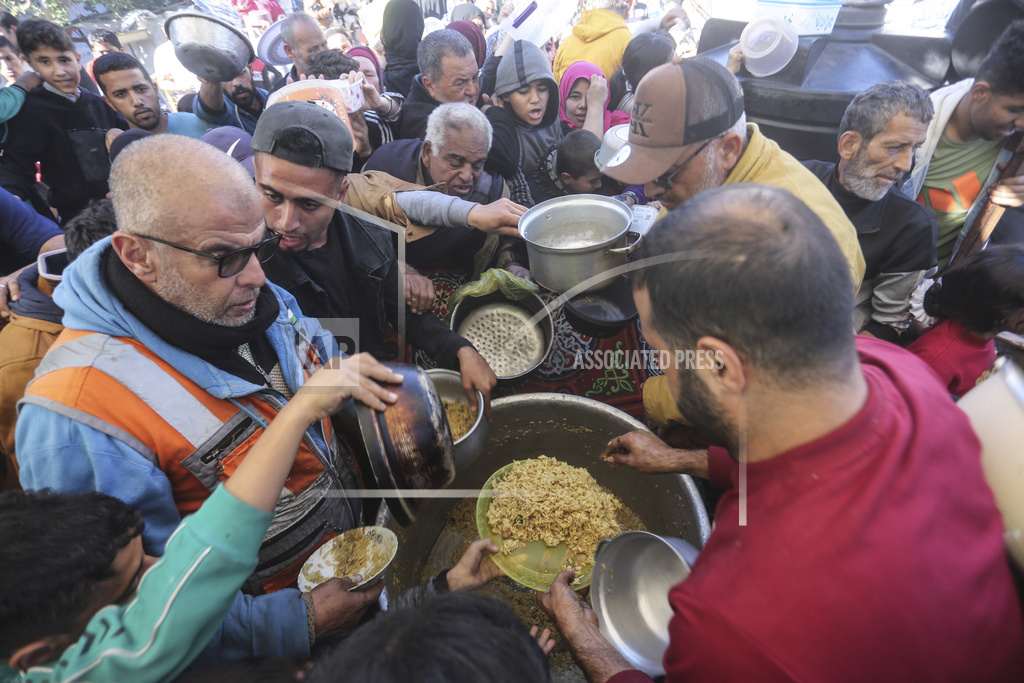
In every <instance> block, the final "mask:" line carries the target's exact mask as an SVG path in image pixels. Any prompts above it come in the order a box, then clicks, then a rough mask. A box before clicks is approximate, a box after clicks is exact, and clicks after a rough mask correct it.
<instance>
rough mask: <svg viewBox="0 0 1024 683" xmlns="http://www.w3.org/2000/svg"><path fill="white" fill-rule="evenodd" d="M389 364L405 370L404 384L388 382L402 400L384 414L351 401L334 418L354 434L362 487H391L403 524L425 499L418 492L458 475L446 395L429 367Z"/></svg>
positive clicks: (394, 510) (393, 507)
mask: <svg viewBox="0 0 1024 683" xmlns="http://www.w3.org/2000/svg"><path fill="white" fill-rule="evenodd" d="M386 365H387V366H388V367H389V368H391V369H392V370H394V371H395V372H397V373H398V374H400V375H402V378H403V379H402V383H401V384H393V385H389V388H390V389H391V391H394V392H395V393H397V394H398V400H397V401H396V402H395V403H394V404H393V405H390V406H388V409H387V410H386V411H384V412H383V413H380V412H377V411H376V410H373V409H372V408H370V407H369V406H367V405H366V404H365V403H361V402H359V401H349V402H348V404H347V405H346V406H345V409H344V410H343V411H342V412H341V413H339V414H337V415H336V416H335V423H336V425H338V427H339V431H340V432H341V433H344V434H347V435H349V437H350V438H349V439H348V441H349V444H350V446H351V447H352V449H353V451H354V455H355V459H356V464H357V465H358V466H359V472H360V475H361V478H362V480H363V486H365V487H366V488H367V489H374V488H375V489H380V490H383V491H388V492H390V493H389V495H386V496H384V500H385V501H387V509H389V510H390V511H391V514H392V515H393V516H394V518H395V519H396V520H398V522H399V523H401V524H411V523H413V522H415V521H416V512H417V510H419V508H420V507H422V506H423V504H424V503H425V502H426V500H425V499H423V498H417V497H415V494H414V493H413V491H417V490H433V489H441V488H444V487H446V486H448V484H450V483H451V482H452V479H454V478H455V446H454V443H453V441H452V433H451V428H450V427H449V426H448V419H447V417H445V413H444V406H443V405H442V403H441V398H440V396H439V395H438V393H437V389H436V388H435V387H434V383H433V381H432V380H431V379H430V377H429V376H428V375H427V373H426V371H425V370H423V369H421V368H418V367H416V366H415V365H403V364H400V363H386ZM382 509H384V508H382Z"/></svg>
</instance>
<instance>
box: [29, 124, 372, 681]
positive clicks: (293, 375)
mask: <svg viewBox="0 0 1024 683" xmlns="http://www.w3.org/2000/svg"><path fill="white" fill-rule="evenodd" d="M156 167H159V168H160V173H154V172H153V169H154V168H156ZM110 186H111V194H112V200H113V203H114V211H115V213H116V216H117V227H118V230H117V232H115V233H114V234H113V235H112V236H111V237H109V238H107V239H105V240H102V241H100V242H97V243H96V244H95V245H93V247H92V248H90V249H88V250H86V251H85V252H84V253H83V254H82V255H81V256H80V257H79V258H78V259H76V260H75V262H74V263H73V264H72V265H71V266H69V267H68V268H67V269H66V270H65V271H64V273H63V278H64V280H63V283H62V285H61V286H60V287H58V288H57V291H56V292H55V294H54V301H55V302H56V303H57V304H58V305H60V306H61V307H62V308H63V309H64V325H65V328H66V329H65V331H64V332H63V333H62V335H61V336H60V337H59V338H58V339H57V341H56V342H55V343H54V345H53V347H52V348H51V350H50V352H49V353H48V354H47V355H46V356H45V357H44V358H43V360H42V362H41V364H40V366H39V369H38V370H37V372H36V378H35V380H34V381H33V382H32V383H31V384H30V385H29V387H28V389H27V391H26V396H25V398H24V400H23V401H22V402H21V404H20V414H19V417H18V423H17V428H16V434H15V442H16V447H17V453H18V459H19V461H20V464H21V470H20V477H21V484H22V485H23V486H24V487H25V488H26V489H40V488H46V487H49V488H52V489H55V490H57V491H66V492H85V491H100V492H102V493H106V494H108V495H112V496H115V497H117V498H120V499H121V500H123V501H125V502H126V503H128V504H129V505H132V506H135V507H137V508H139V509H140V510H141V512H142V515H143V519H144V520H145V523H146V525H145V530H144V531H143V532H142V541H143V546H144V548H145V551H146V553H147V554H150V555H162V554H163V551H164V546H165V544H166V543H167V541H168V538H169V536H170V534H171V533H172V532H173V530H174V529H175V527H176V526H177V525H178V524H179V523H180V521H181V520H182V518H184V517H186V516H187V515H189V514H191V513H193V512H195V511H196V510H197V509H198V508H199V506H200V505H201V504H202V502H203V501H204V500H206V499H207V498H208V497H209V495H210V494H211V492H212V491H213V490H214V489H215V488H216V487H217V486H219V485H220V484H221V483H222V482H223V481H224V480H226V479H227V478H228V477H229V476H230V475H231V473H232V472H233V471H234V470H235V468H236V467H237V466H238V464H239V462H240V461H241V460H242V459H244V458H245V457H246V454H247V453H248V451H249V449H250V447H251V445H252V444H253V443H254V442H255V441H256V440H257V439H258V438H259V436H260V434H262V433H263V431H264V430H265V429H266V427H267V426H268V425H269V423H270V422H271V421H272V420H274V419H277V418H278V414H279V413H280V411H281V410H282V409H283V408H284V406H285V405H286V404H287V403H288V401H289V400H290V399H291V397H292V396H293V395H294V394H295V392H297V391H298V390H299V388H300V387H302V386H303V384H305V382H306V381H307V380H308V379H309V378H310V377H311V376H312V375H313V374H314V373H315V372H316V371H317V370H318V369H319V368H320V367H321V366H322V365H323V364H324V363H326V362H327V361H329V359H330V358H331V357H332V356H335V355H337V353H338V352H337V348H336V345H335V342H334V339H333V337H332V336H331V335H330V334H329V333H327V332H325V331H324V330H323V329H322V328H321V327H320V325H319V323H317V322H316V321H315V320H313V319H310V318H304V317H303V316H302V312H301V311H300V310H299V307H298V305H297V304H296V302H295V299H294V298H293V297H292V296H291V295H290V294H288V293H287V292H286V291H285V290H283V289H280V288H278V287H276V286H275V285H273V284H271V283H269V282H267V280H266V277H265V276H264V274H263V270H262V268H261V266H260V264H261V263H262V262H265V261H266V260H267V259H269V258H270V257H271V256H272V255H273V254H274V252H276V251H277V248H278V245H279V244H280V241H281V235H279V234H277V233H275V232H272V231H270V230H268V229H267V226H266V223H265V221H264V219H263V207H262V204H261V201H260V197H259V195H258V194H257V192H256V188H255V186H254V185H253V182H252V179H251V178H250V177H249V175H248V174H247V173H246V171H245V170H244V168H243V167H242V166H241V165H240V164H239V163H238V162H236V161H235V160H234V159H232V158H231V157H230V156H228V155H226V154H224V153H223V152H221V151H220V150H218V149H216V148H214V147H213V146H211V145H208V144H206V143H204V142H200V141H198V140H193V139H190V138H184V137H180V136H175V135H160V136H152V137H148V138H145V139H142V140H139V141H137V142H135V143H133V144H132V145H131V146H129V147H127V148H126V149H125V150H124V151H122V152H121V154H119V155H118V157H117V159H116V161H115V163H114V165H113V167H112V170H111V175H110ZM375 365H376V362H375V361H374V360H373V359H372V358H371V357H369V356H366V357H365V363H364V364H363V366H361V367H365V368H367V369H369V368H371V367H373V366H375ZM369 381H371V380H369V379H368V378H367V377H366V376H365V373H363V374H361V380H360V382H361V385H362V384H363V383H364V382H369ZM282 419H286V418H285V417H284V416H283V415H282ZM294 447H295V448H296V449H297V455H296V459H295V464H294V466H293V468H292V471H291V474H290V477H289V479H288V483H287V485H286V487H285V489H284V490H283V491H282V492H281V497H280V500H279V502H278V504H277V507H276V509H275V511H274V521H273V522H272V524H271V527H270V532H269V533H268V535H267V539H266V541H265V542H264V544H263V547H262V548H261V550H260V561H259V564H258V566H257V570H256V572H255V573H254V574H253V575H252V576H251V577H250V578H249V579H248V581H247V582H246V584H245V585H244V586H243V589H242V591H241V592H239V593H238V594H237V597H236V599H235V603H234V606H233V607H232V610H231V612H230V613H229V614H228V617H227V619H226V620H225V622H224V624H223V625H222V627H221V628H220V629H219V630H218V631H217V633H216V635H215V637H214V639H213V640H212V641H211V642H210V643H209V645H208V646H207V648H206V649H205V650H204V652H203V653H202V654H201V655H200V658H199V660H197V661H199V662H206V663H208V662H210V661H214V660H217V659H238V658H247V657H289V658H294V659H307V658H308V657H309V652H310V647H311V646H312V645H313V643H314V642H316V641H317V640H321V639H324V638H328V637H330V636H332V635H335V634H340V633H343V632H344V631H347V630H348V629H350V628H351V627H353V626H354V625H355V624H356V623H357V622H358V620H359V619H360V618H361V617H362V615H363V613H364V612H365V610H366V608H367V607H368V606H369V605H370V604H372V603H373V602H375V601H376V598H377V595H378V594H379V593H380V591H381V588H380V587H378V588H375V589H371V590H368V591H365V592H358V593H357V592H349V591H348V590H347V589H348V588H350V587H351V586H352V585H353V583H352V582H351V581H350V580H348V579H332V580H331V581H328V582H327V583H325V584H322V585H321V586H318V587H317V588H315V589H314V590H313V591H312V592H309V593H300V592H299V591H298V590H297V589H295V588H289V586H293V585H294V583H295V579H296V576H297V574H298V570H299V568H300V567H301V566H302V563H303V560H304V559H305V558H306V557H308V556H309V555H310V554H311V553H312V552H313V551H314V550H315V549H316V548H317V547H318V546H319V545H321V544H322V543H323V542H324V541H325V540H327V539H328V538H330V537H331V536H333V535H334V534H336V533H338V532H341V531H345V530H347V529H350V528H353V527H356V526H360V525H361V523H362V521H363V519H362V509H361V505H360V503H359V501H358V500H357V499H351V500H350V499H348V498H346V497H345V496H342V495H339V492H340V491H342V490H346V489H352V488H355V487H358V486H359V483H358V479H357V476H356V472H355V468H354V463H353V461H352V458H351V456H350V454H349V453H348V452H347V451H346V450H345V449H344V447H343V446H342V445H340V443H339V441H338V439H337V437H336V436H335V434H334V431H333V429H332V427H331V425H330V422H329V421H328V420H324V421H320V422H316V423H314V424H312V425H308V426H307V429H306V431H305V434H304V436H303V439H302V442H301V443H298V444H295V446H294ZM380 586H383V584H380Z"/></svg>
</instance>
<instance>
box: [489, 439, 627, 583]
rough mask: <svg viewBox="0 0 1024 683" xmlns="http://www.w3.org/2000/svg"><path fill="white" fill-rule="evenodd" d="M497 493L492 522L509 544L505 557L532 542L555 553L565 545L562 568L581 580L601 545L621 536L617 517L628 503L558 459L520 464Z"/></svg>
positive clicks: (504, 547) (543, 458)
mask: <svg viewBox="0 0 1024 683" xmlns="http://www.w3.org/2000/svg"><path fill="white" fill-rule="evenodd" d="M493 492H494V498H493V500H492V501H491V505H490V508H489V509H488V510H487V521H488V523H490V525H491V530H492V531H494V532H496V533H498V534H500V535H501V537H502V538H503V539H504V542H503V543H502V544H501V552H502V553H503V554H505V555H508V554H510V553H512V552H513V551H515V550H516V549H517V548H519V547H520V546H522V545H525V544H526V543H529V542H531V541H543V542H544V544H545V545H547V546H548V547H552V548H553V547H555V546H557V545H558V544H559V543H561V542H563V541H564V542H565V543H566V545H567V546H568V549H569V551H568V554H567V555H568V559H567V561H566V563H565V564H564V566H563V567H562V568H563V569H567V568H568V567H570V566H571V567H573V568H574V569H575V570H576V574H577V577H578V576H579V574H580V570H581V568H583V567H585V566H586V565H589V564H591V563H592V562H593V553H594V549H595V548H596V547H597V544H598V543H599V542H600V541H601V540H602V539H604V538H611V537H613V536H616V535H617V534H618V533H619V524H618V522H616V520H615V517H616V514H617V513H618V511H619V508H621V507H622V501H620V500H619V499H618V498H616V497H615V496H614V495H612V494H611V493H608V492H607V491H605V490H603V489H602V488H601V487H600V486H599V485H598V483H597V482H596V481H594V478H593V477H592V476H591V475H590V473H589V472H587V470H585V469H583V468H581V467H572V466H571V465H568V464H566V463H564V462H561V461H559V460H556V459H554V458H549V457H547V456H544V455H542V456H540V458H538V459H536V460H520V461H517V462H515V463H514V464H513V465H512V467H511V468H509V470H508V471H507V472H506V473H505V475H504V476H503V477H501V478H500V479H499V480H498V481H497V482H495V484H494V488H493Z"/></svg>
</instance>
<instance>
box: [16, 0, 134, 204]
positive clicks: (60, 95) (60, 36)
mask: <svg viewBox="0 0 1024 683" xmlns="http://www.w3.org/2000/svg"><path fill="white" fill-rule="evenodd" d="M18 45H19V46H20V48H21V51H22V53H23V54H24V55H25V58H26V59H27V60H28V64H29V66H30V67H32V69H34V70H35V71H36V72H37V73H38V74H39V76H40V77H41V78H42V79H43V85H42V86H41V87H38V88H35V89H33V90H32V91H31V92H30V93H29V94H28V96H27V97H26V98H25V104H24V105H23V106H22V108H21V111H20V112H18V114H17V115H16V116H14V118H12V119H11V120H10V121H8V122H7V128H8V130H7V138H6V141H5V142H4V143H3V165H2V166H0V187H4V188H6V189H7V190H8V191H9V192H10V193H11V194H13V195H15V196H16V197H18V198H19V199H22V200H28V201H33V199H35V198H34V196H33V195H34V183H35V174H36V169H35V164H36V162H37V161H38V162H39V164H40V167H41V168H42V174H43V182H45V183H46V184H47V185H49V187H50V197H49V198H48V199H49V203H50V205H52V206H53V207H54V208H55V209H57V211H58V214H59V216H60V221H61V223H62V224H63V223H65V222H67V221H68V220H70V219H71V218H74V216H75V214H77V213H78V212H79V211H81V210H82V209H83V208H85V206H86V205H87V204H88V203H89V200H90V199H102V198H103V197H104V196H106V194H107V190H108V187H107V176H108V175H109V174H110V161H109V159H108V158H107V148H106V144H105V136H106V134H107V131H108V130H109V129H111V128H120V129H122V130H127V129H128V122H127V121H125V120H124V117H123V116H121V115H120V114H118V113H117V112H115V111H113V110H112V109H111V108H110V107H108V106H107V104H106V103H105V102H104V101H103V98H101V97H99V96H97V95H94V94H92V93H90V92H87V91H85V90H83V89H81V88H80V87H79V78H80V71H81V66H80V64H79V60H80V58H79V56H78V53H77V52H76V51H75V46H74V44H73V43H72V42H71V39H70V38H69V37H68V35H67V34H66V33H65V32H64V31H63V30H62V29H61V28H60V27H59V26H57V25H56V24H54V23H52V22H49V21H45V20H42V19H28V20H26V21H24V22H22V23H21V25H20V26H18ZM33 204H34V205H35V206H36V209H37V210H39V209H40V208H44V207H41V206H40V204H39V202H37V201H33ZM44 211H45V209H44Z"/></svg>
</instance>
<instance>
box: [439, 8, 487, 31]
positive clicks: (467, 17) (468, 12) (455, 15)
mask: <svg viewBox="0 0 1024 683" xmlns="http://www.w3.org/2000/svg"><path fill="white" fill-rule="evenodd" d="M449 19H450V20H451V21H453V22H454V21H472V22H473V23H474V24H476V25H477V26H479V27H480V31H481V32H482V31H483V30H484V28H486V26H487V17H486V15H484V13H483V11H482V10H481V9H480V8H479V7H477V6H476V5H474V4H473V3H467V4H465V5H459V6H457V7H455V8H453V9H452V13H451V15H450V16H449ZM448 28H451V27H450V26H449V27H448Z"/></svg>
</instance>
